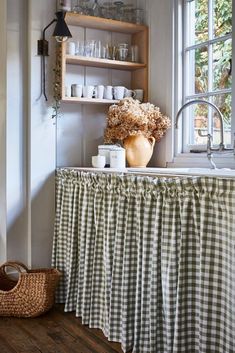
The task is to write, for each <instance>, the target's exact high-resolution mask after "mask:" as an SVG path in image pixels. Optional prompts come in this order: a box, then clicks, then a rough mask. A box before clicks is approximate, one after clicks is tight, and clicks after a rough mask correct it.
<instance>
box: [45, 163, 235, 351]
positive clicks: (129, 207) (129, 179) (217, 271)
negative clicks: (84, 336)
mask: <svg viewBox="0 0 235 353" xmlns="http://www.w3.org/2000/svg"><path fill="white" fill-rule="evenodd" d="M52 265H53V266H54V267H57V268H58V269H59V270H61V271H62V272H63V274H64V276H63V279H62V280H61V282H60V285H59V288H58V291H57V302H58V303H65V311H76V315H77V316H79V317H82V322H83V323H84V324H88V325H89V326H90V327H96V328H101V329H102V330H103V332H104V334H105V335H106V336H107V337H108V339H109V340H111V341H118V342H120V343H121V344H122V348H123V350H124V352H127V351H128V350H132V351H133V352H135V353H184V352H185V353H234V352H235V338H234V335H235V180H232V179H227V180H226V179H218V178H206V177H185V178H171V179H167V178H162V177H161V178H152V177H151V178H150V177H140V176H134V175H121V174H120V175H111V174H102V173H99V174H95V173H89V172H81V171H76V170H69V169H59V170H58V171H57V210H56V221H55V235H54V247H53V260H52Z"/></svg>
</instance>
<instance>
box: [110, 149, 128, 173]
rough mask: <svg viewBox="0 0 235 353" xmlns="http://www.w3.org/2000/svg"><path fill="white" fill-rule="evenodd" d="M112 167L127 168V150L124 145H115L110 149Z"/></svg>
mask: <svg viewBox="0 0 235 353" xmlns="http://www.w3.org/2000/svg"><path fill="white" fill-rule="evenodd" d="M110 167H111V168H115V169H125V168H126V151H125V149H124V148H122V147H118V146H115V147H113V148H112V150H111V151H110Z"/></svg>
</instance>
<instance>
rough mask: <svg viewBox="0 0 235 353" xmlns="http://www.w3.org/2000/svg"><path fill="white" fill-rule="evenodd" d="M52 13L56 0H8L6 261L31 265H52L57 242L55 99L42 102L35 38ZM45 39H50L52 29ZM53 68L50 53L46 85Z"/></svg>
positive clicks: (52, 49)
mask: <svg viewBox="0 0 235 353" xmlns="http://www.w3.org/2000/svg"><path fill="white" fill-rule="evenodd" d="M54 12H55V1H50V2H48V1H47V0H41V1H40V2H39V1H37V0H30V1H27V0H21V1H18V0H8V1H7V82H8V88H7V139H6V141H7V142H6V146H7V183H6V185H7V217H6V218H7V237H6V240H7V244H6V247H7V258H8V259H18V260H21V261H24V262H26V263H28V264H29V265H32V266H49V265H50V258H51V244H52V238H53V220H54V210H55V203H54V199H55V197H54V172H55V166H56V153H55V150H56V140H55V136H56V134H55V128H56V125H55V122H54V121H53V120H52V119H51V113H52V109H51V105H52V101H51V100H49V102H48V103H45V101H44V99H43V98H42V97H41V98H40V99H38V97H39V96H40V91H41V85H40V83H41V71H40V70H41V57H39V56H37V40H38V39H40V37H41V31H42V28H44V27H45V26H46V25H47V24H48V23H49V22H50V21H51V20H52V18H53V17H54ZM47 35H48V37H49V38H50V37H51V29H50V30H48V33H47ZM50 41H51V46H50V51H51V53H53V52H54V47H53V44H54V42H53V40H52V39H51V40H50ZM53 65H54V55H51V56H50V57H49V58H48V60H47V81H48V82H47V86H48V83H51V82H52V72H53V71H52V70H53ZM50 86H51V85H49V88H48V95H49V96H50V95H51V94H50V93H51V87H50ZM2 131H3V129H1V132H2ZM0 252H1V253H2V249H0Z"/></svg>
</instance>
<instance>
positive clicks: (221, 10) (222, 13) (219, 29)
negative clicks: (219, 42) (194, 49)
mask: <svg viewBox="0 0 235 353" xmlns="http://www.w3.org/2000/svg"><path fill="white" fill-rule="evenodd" d="M213 7H214V16H213V17H214V36H215V37H220V36H224V35H225V34H228V33H230V32H232V0H214V6H213Z"/></svg>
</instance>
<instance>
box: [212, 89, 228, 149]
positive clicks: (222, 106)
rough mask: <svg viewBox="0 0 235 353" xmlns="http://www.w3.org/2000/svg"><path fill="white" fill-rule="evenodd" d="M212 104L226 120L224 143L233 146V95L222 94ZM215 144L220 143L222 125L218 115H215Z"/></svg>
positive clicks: (215, 97)
mask: <svg viewBox="0 0 235 353" xmlns="http://www.w3.org/2000/svg"><path fill="white" fill-rule="evenodd" d="M212 102H213V103H214V104H215V105H216V106H217V107H218V108H219V110H220V111H221V113H222V115H223V120H224V142H225V144H227V145H230V144H231V118H232V95H231V94H230V93H229V94H221V95H217V96H214V97H213V100H212ZM213 118H214V119H213V142H214V143H215V144H219V142H220V124H219V118H218V114H217V113H216V112H215V113H213Z"/></svg>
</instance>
